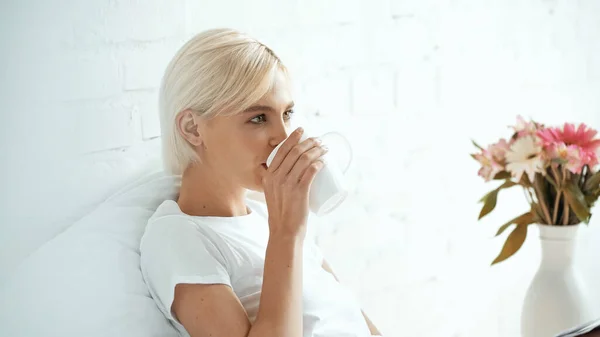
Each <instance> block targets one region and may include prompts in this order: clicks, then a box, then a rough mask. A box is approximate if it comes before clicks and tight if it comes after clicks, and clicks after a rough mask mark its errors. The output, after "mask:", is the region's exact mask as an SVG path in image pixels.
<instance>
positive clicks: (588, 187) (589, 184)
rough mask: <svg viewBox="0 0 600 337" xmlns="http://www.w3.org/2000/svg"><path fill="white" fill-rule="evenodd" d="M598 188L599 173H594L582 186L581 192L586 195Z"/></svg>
mask: <svg viewBox="0 0 600 337" xmlns="http://www.w3.org/2000/svg"><path fill="white" fill-rule="evenodd" d="M599 187H600V171H598V172H596V173H594V174H593V175H592V176H591V177H590V178H589V179H588V180H587V181H586V182H585V184H584V185H583V191H584V192H585V193H586V194H589V193H590V192H592V191H594V190H595V189H597V188H599Z"/></svg>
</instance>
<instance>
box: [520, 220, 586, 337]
mask: <svg viewBox="0 0 600 337" xmlns="http://www.w3.org/2000/svg"><path fill="white" fill-rule="evenodd" d="M581 226H583V225H579V226H567V227H562V226H561V227H559V226H540V225H537V228H538V230H539V232H540V244H541V246H542V255H541V260H542V262H541V264H540V267H539V269H538V270H537V271H536V273H535V276H534V277H533V280H532V281H531V284H530V285H529V287H528V289H527V293H526V294H525V299H524V301H523V311H522V313H521V333H522V336H523V337H545V336H556V335H558V334H559V333H561V332H563V331H566V330H568V329H570V328H573V327H575V326H580V325H582V324H585V323H587V322H590V321H592V320H594V319H597V317H596V315H595V313H594V311H593V309H592V308H593V307H592V302H591V301H592V298H591V296H590V292H589V290H588V287H589V286H588V284H586V283H585V282H583V279H582V278H581V273H580V270H579V266H574V264H573V252H574V251H575V245H576V241H575V238H576V237H577V232H578V230H579V227H581Z"/></svg>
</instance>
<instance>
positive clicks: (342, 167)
mask: <svg viewBox="0 0 600 337" xmlns="http://www.w3.org/2000/svg"><path fill="white" fill-rule="evenodd" d="M309 137H310V136H309V135H308V134H307V133H306V131H305V132H304V134H303V135H302V137H301V138H300V142H302V141H304V140H306V139H307V138H309ZM335 137H337V138H339V139H341V140H342V141H343V142H342V143H343V144H344V147H342V148H340V147H339V146H336V143H335V142H334V138H335ZM318 138H320V139H321V140H322V142H323V145H326V146H327V147H328V148H329V151H328V152H327V153H326V154H325V155H323V157H322V158H321V159H322V160H323V163H324V164H325V166H323V168H321V170H320V171H319V172H318V173H317V175H316V176H315V178H314V180H313V182H312V185H311V187H310V192H309V208H310V210H311V211H312V212H313V213H315V214H316V215H318V216H321V215H325V214H327V213H329V212H331V211H333V210H334V209H335V208H337V207H338V206H339V205H340V204H341V203H342V202H344V200H345V199H346V197H347V196H348V188H347V186H346V182H345V179H344V173H346V171H347V170H348V168H349V167H350V163H351V162H352V147H351V146H350V142H348V140H347V139H346V137H344V136H343V135H342V134H340V133H338V132H335V131H332V132H327V133H325V134H323V135H321V136H319V137H318ZM283 143H284V142H281V143H280V144H279V145H277V147H276V148H275V149H274V150H273V151H272V152H271V154H270V155H269V158H267V163H266V164H267V167H268V166H269V165H271V162H272V161H273V158H275V154H277V151H278V150H279V148H280V147H281V145H282V144H283ZM344 148H345V150H346V157H347V158H346V159H345V160H340V159H339V158H344V156H343V154H342V153H340V152H341V151H343V149H344ZM336 159H337V160H336ZM344 161H345V163H344Z"/></svg>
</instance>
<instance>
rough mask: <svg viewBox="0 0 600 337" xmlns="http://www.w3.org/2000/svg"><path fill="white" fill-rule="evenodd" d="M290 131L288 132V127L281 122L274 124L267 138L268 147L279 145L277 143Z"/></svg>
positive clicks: (289, 131)
mask: <svg viewBox="0 0 600 337" xmlns="http://www.w3.org/2000/svg"><path fill="white" fill-rule="evenodd" d="M292 131H293V130H290V128H289V126H288V125H286V124H285V123H284V122H283V121H281V122H278V123H276V125H274V126H273V128H272V130H271V134H270V137H269V138H270V141H269V142H270V145H271V146H273V147H275V146H277V145H279V143H281V142H283V141H284V140H285V139H286V138H287V137H288V136H289V134H290V133H291V132H292Z"/></svg>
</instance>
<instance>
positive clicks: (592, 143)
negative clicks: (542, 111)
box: [536, 123, 600, 167]
mask: <svg viewBox="0 0 600 337" xmlns="http://www.w3.org/2000/svg"><path fill="white" fill-rule="evenodd" d="M597 133H598V132H597V131H596V130H594V129H591V128H589V127H588V126H587V125H585V124H583V123H582V124H579V126H578V127H577V128H575V125H573V124H571V123H565V124H564V125H563V127H561V128H558V127H552V128H545V129H542V130H538V131H537V133H536V135H537V136H538V137H539V139H540V140H541V141H542V145H543V146H544V148H545V149H547V150H548V151H549V152H551V151H552V150H553V149H555V148H557V147H558V148H562V145H561V144H564V145H565V146H566V147H567V148H571V149H573V147H572V146H575V147H577V148H578V151H579V157H580V160H581V166H583V165H589V166H590V167H594V166H596V165H597V164H598V149H599V148H600V139H595V138H594V137H595V136H596V134H597Z"/></svg>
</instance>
